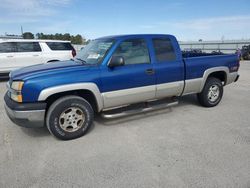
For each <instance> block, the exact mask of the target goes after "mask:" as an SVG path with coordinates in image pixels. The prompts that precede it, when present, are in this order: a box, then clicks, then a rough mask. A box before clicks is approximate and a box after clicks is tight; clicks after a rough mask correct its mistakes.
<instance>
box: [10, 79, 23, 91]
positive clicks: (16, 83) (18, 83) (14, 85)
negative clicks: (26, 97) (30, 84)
mask: <svg viewBox="0 0 250 188" xmlns="http://www.w3.org/2000/svg"><path fill="white" fill-rule="evenodd" d="M22 88H23V81H13V82H12V84H11V89H13V90H15V91H21V90H22Z"/></svg>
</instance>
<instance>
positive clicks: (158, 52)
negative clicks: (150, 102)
mask: <svg viewBox="0 0 250 188" xmlns="http://www.w3.org/2000/svg"><path fill="white" fill-rule="evenodd" d="M174 43H175V44H176V45H173V44H174ZM152 48H153V51H154V55H153V58H152V59H153V62H154V69H155V73H156V98H162V97H171V96H179V95H181V93H182V91H183V87H184V62H183V61H182V56H181V52H180V49H179V45H178V43H177V41H176V40H175V39H174V38H169V37H159V38H153V39H152Z"/></svg>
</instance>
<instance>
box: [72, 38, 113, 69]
mask: <svg viewBox="0 0 250 188" xmlns="http://www.w3.org/2000/svg"><path fill="white" fill-rule="evenodd" d="M114 42H115V41H114V40H113V39H96V40H92V41H91V42H90V43H89V44H87V45H86V46H85V47H84V48H83V49H82V50H81V51H80V52H79V53H77V55H76V56H75V58H74V60H77V61H81V62H83V63H85V64H91V65H94V64H98V63H100V62H101V61H102V60H103V58H104V57H105V56H106V54H107V52H108V51H109V49H110V48H111V47H112V45H113V44H114Z"/></svg>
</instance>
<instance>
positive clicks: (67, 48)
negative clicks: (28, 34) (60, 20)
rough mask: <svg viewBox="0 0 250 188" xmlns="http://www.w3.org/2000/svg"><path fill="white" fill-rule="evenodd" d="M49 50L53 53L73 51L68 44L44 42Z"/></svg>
mask: <svg viewBox="0 0 250 188" xmlns="http://www.w3.org/2000/svg"><path fill="white" fill-rule="evenodd" d="M46 44H47V45H48V47H49V48H50V49H51V50H55V51H61V50H62V51H70V50H73V49H74V48H73V46H72V45H71V44H70V43H69V42H46Z"/></svg>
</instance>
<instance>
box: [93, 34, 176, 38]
mask: <svg viewBox="0 0 250 188" xmlns="http://www.w3.org/2000/svg"><path fill="white" fill-rule="evenodd" d="M163 36H165V37H173V35H169V34H127V35H111V36H105V37H100V38H97V39H123V38H130V37H131V38H133V37H163Z"/></svg>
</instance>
